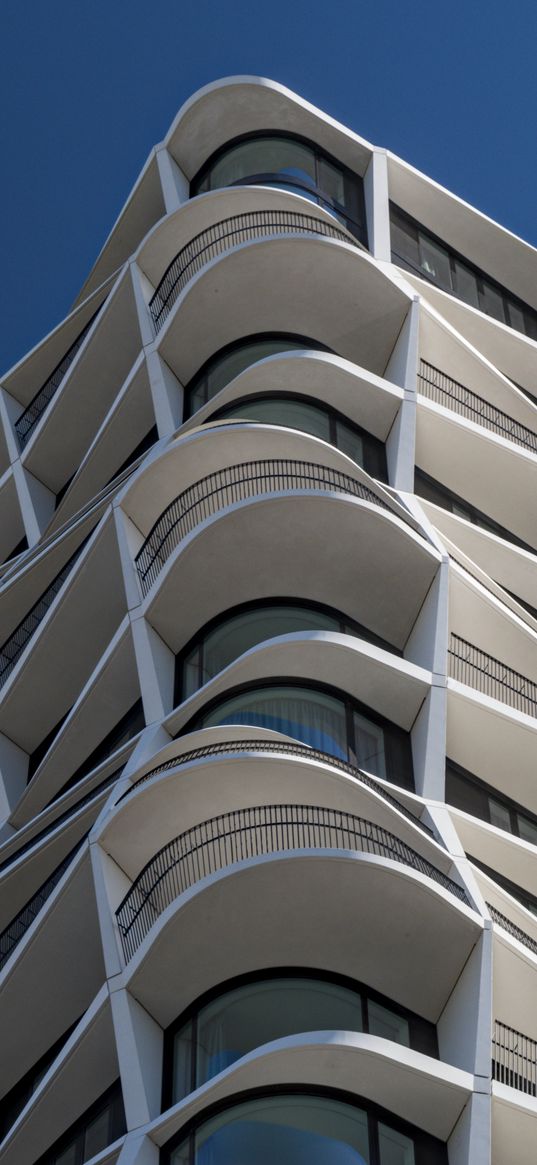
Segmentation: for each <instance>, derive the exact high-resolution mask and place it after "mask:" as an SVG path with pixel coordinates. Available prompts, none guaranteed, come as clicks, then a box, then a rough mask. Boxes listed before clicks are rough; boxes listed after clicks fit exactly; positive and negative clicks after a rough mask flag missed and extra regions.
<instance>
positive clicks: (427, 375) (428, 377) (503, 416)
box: [418, 360, 537, 453]
mask: <svg viewBox="0 0 537 1165" xmlns="http://www.w3.org/2000/svg"><path fill="white" fill-rule="evenodd" d="M418 382H419V387H420V390H421V391H422V392H423V394H424V396H427V397H429V399H430V400H434V401H436V403H437V404H443V405H447V407H448V408H450V409H452V410H453V412H456V413H458V414H459V415H460V416H463V417H466V418H467V419H468V420H470V421H475V423H476V424H478V425H481V426H482V427H483V428H485V429H489V430H490V431H491V432H494V433H498V434H499V436H500V437H505V438H506V439H507V440H508V441H513V442H514V443H515V444H516V445H520V446H522V448H524V449H530V450H531V452H532V453H537V433H534V432H533V430H532V429H528V427H527V426H526V425H522V424H521V423H520V421H516V420H515V419H514V417H510V416H509V414H508V413H504V412H503V411H502V409H498V408H496V406H495V405H491V404H490V403H489V402H488V401H487V400H485V398H484V397H482V396H478V394H477V393H476V392H472V391H471V389H469V388H466V387H465V385H464V384H460V383H459V381H457V380H453V379H452V377H450V376H447V375H446V373H445V372H441V371H440V369H439V368H435V367H434V366H433V365H432V364H429V363H428V362H427V361H426V360H421V361H420V369H419V373H418Z"/></svg>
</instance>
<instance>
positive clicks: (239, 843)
mask: <svg viewBox="0 0 537 1165" xmlns="http://www.w3.org/2000/svg"><path fill="white" fill-rule="evenodd" d="M296 849H339V850H345V851H348V850H351V851H353V852H359V853H369V854H375V855H377V856H382V857H388V858H389V859H391V860H393V861H396V862H402V863H403V864H405V865H408V866H410V867H411V868H412V869H414V870H418V871H419V872H420V873H422V874H425V875H426V876H427V877H429V878H432V879H433V880H434V881H435V882H437V883H438V884H439V885H441V886H442V887H443V888H444V889H447V890H449V891H450V893H452V894H454V895H455V896H456V897H457V898H458V899H459V900H460V901H461V902H464V903H467V904H468V898H467V895H466V893H465V891H464V889H463V888H462V886H460V885H458V884H457V883H456V882H454V881H453V880H452V879H451V878H449V877H448V876H447V874H444V873H442V872H441V871H440V870H438V869H437V868H436V867H435V866H433V865H432V863H431V862H429V861H427V859H426V858H423V857H422V856H421V854H418V853H416V851H415V850H413V849H411V847H410V846H408V845H407V844H406V842H403V841H401V840H400V838H398V837H396V836H395V835H394V834H393V833H389V832H388V830H386V829H383V828H382V827H381V826H378V825H376V824H374V823H373V822H371V821H366V820H364V819H363V818H361V817H356V816H355V815H354V814H352V813H345V812H342V811H340V810H334V809H328V808H325V807H320V806H312V805H261V806H250V807H249V808H246V809H241V810H235V811H233V812H231V813H224V814H221V815H219V816H218V817H212V818H210V819H209V820H208V821H204V822H202V823H201V824H200V825H197V826H194V827H193V828H192V829H189V830H186V831H185V832H184V833H182V834H180V835H179V836H178V837H176V838H174V839H173V840H172V841H170V842H168V843H167V844H166V845H165V846H163V847H162V849H161V850H159V851H158V853H156V854H155V855H154V856H153V857H152V858H151V859H150V861H149V862H147V864H146V865H145V866H144V868H143V870H141V872H140V874H139V875H138V877H137V878H136V879H135V881H134V882H133V884H132V886H131V888H130V890H129V891H128V893H127V894H126V895H125V897H124V899H123V901H122V902H121V903H120V905H119V907H118V909H117V911H116V919H117V923H118V928H119V932H120V935H121V942H122V945H123V952H124V955H125V958H126V959H127V960H128V959H130V958H131V957H132V955H133V954H134V952H135V951H136V950H137V948H138V947H139V945H140V943H141V942H142V941H143V939H144V938H145V936H146V934H147V933H148V931H149V930H150V928H151V926H152V925H153V922H154V921H155V920H156V919H157V918H158V917H159V916H160V915H161V914H162V913H163V912H164V911H165V910H166V908H167V907H168V906H169V905H170V904H171V903H172V902H173V901H174V900H175V899H176V898H177V897H179V896H180V895H181V894H183V893H184V892H185V890H187V889H188V888H189V887H190V886H192V885H194V884H195V883H196V882H198V881H200V880H201V879H202V878H205V877H207V875H209V874H213V873H215V872H216V871H217V870H222V869H224V868H226V867H227V866H230V865H232V864H233V863H234V862H237V861H244V860H246V859H248V858H252V857H256V856H258V855H260V854H269V853H272V854H273V853H279V852H284V851H288V850H296Z"/></svg>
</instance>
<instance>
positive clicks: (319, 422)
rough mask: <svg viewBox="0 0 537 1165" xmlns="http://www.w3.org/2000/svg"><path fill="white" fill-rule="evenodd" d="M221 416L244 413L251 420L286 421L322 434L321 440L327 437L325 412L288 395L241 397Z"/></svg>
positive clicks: (304, 431)
mask: <svg viewBox="0 0 537 1165" xmlns="http://www.w3.org/2000/svg"><path fill="white" fill-rule="evenodd" d="M224 416H226V417H228V416H229V417H246V418H247V419H248V420H251V421H264V422H265V423H266V424H268V425H286V426H287V427H288V428H289V429H300V431H301V432H302V433H311V434H312V436H313V437H322V439H323V441H329V440H330V421H329V418H328V414H327V413H326V412H325V411H324V410H323V409H320V408H317V406H316V405H310V404H308V403H307V402H306V401H300V400H290V399H289V397H284V396H282V397H280V398H269V399H268V400H252V401H244V402H241V404H237V405H230V406H229V408H228V409H226V411H225V413H221V417H224Z"/></svg>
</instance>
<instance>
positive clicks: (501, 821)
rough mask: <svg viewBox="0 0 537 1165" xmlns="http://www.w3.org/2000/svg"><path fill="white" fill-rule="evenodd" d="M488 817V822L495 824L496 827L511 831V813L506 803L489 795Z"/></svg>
mask: <svg viewBox="0 0 537 1165" xmlns="http://www.w3.org/2000/svg"><path fill="white" fill-rule="evenodd" d="M489 817H490V824H491V825H495V826H496V827H497V828H498V829H506V830H507V831H508V833H511V814H510V812H509V810H508V808H507V806H506V805H503V804H502V802H501V801H496V799H495V798H494V797H489Z"/></svg>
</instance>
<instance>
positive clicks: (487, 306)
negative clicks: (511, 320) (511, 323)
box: [479, 279, 506, 324]
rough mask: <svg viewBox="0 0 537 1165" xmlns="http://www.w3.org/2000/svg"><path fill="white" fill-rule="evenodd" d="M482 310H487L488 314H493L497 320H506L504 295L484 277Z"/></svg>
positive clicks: (481, 300)
mask: <svg viewBox="0 0 537 1165" xmlns="http://www.w3.org/2000/svg"><path fill="white" fill-rule="evenodd" d="M479 301H480V307H481V311H484V312H486V314H487V315H488V316H492V317H493V318H494V319H495V320H501V322H502V324H504V323H505V322H506V320H505V309H504V306H503V295H501V293H500V292H499V291H496V288H495V287H493V286H492V284H491V283H487V282H486V280H485V279H484V280H483V282H482V288H481V292H480V296H479Z"/></svg>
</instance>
